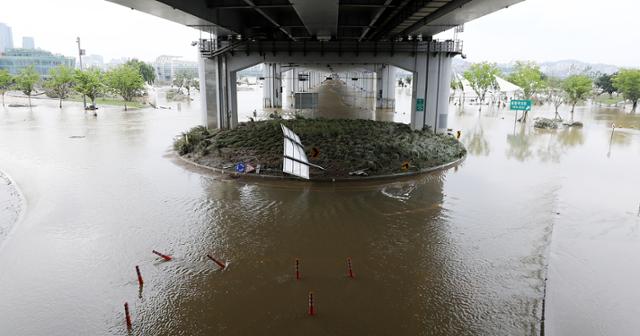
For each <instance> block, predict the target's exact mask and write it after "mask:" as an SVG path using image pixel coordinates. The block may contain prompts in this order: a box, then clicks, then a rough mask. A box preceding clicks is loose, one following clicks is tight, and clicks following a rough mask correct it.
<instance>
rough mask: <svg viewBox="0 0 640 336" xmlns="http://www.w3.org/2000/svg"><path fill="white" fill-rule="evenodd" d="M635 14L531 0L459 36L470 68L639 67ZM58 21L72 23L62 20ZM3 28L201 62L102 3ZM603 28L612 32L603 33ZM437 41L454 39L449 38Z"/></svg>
mask: <svg viewBox="0 0 640 336" xmlns="http://www.w3.org/2000/svg"><path fill="white" fill-rule="evenodd" d="M31 8H38V10H35V11H34V10H31ZM550 8H554V10H553V11H552V10H550ZM27 9H28V10H27ZM638 9H640V5H639V4H636V3H634V2H632V1H630V0H613V1H612V2H611V3H610V6H607V7H606V8H602V7H600V6H596V2H595V0H584V1H580V0H565V1H563V2H561V3H559V2H557V1H553V0H527V1H524V2H522V3H519V4H517V5H514V6H511V7H509V8H506V9H503V10H501V11H499V12H496V13H493V14H491V15H488V16H485V17H482V18H480V19H477V20H475V21H472V22H470V23H468V24H466V25H465V32H464V33H462V34H461V38H462V39H463V40H464V43H465V49H464V52H465V54H466V56H468V60H469V61H472V62H478V61H490V62H497V63H509V62H512V61H515V60H533V61H536V62H538V63H542V62H548V61H560V60H579V61H584V62H589V63H602V64H612V65H616V66H620V67H637V66H638V65H640V64H638V63H637V57H635V56H634V55H635V54H637V53H638V52H639V51H640V36H638V35H637V34H635V35H634V34H633V33H632V29H633V26H632V22H633V20H632V18H633V15H635V14H634V13H637V12H638ZM97 12H99V13H101V17H103V18H111V20H116V19H117V24H116V25H111V26H108V28H107V27H105V26H104V25H96V24H95V22H94V21H93V13H97ZM566 13H571V16H567V15H566ZM60 16H65V17H70V18H73V20H67V21H65V22H59V20H58V18H59V17H60ZM596 20H598V21H597V22H598V25H597V26H596V25H594V24H593V22H596ZM33 21H35V22H38V23H40V24H37V25H34V24H33V23H32V22H33ZM0 22H3V23H6V24H7V25H8V26H10V27H11V28H12V29H13V41H14V46H15V44H16V43H15V41H21V40H22V38H23V37H25V36H33V37H35V39H36V40H38V45H37V47H39V48H42V49H44V50H49V51H51V52H53V53H60V54H63V55H65V56H75V57H77V45H76V43H75V39H76V37H77V36H80V38H81V39H82V48H83V49H86V50H87V54H92V55H101V56H103V57H104V59H105V62H108V60H119V59H122V58H138V59H141V60H143V61H146V62H153V61H154V60H155V58H156V57H158V56H160V55H174V56H178V57H182V58H183V59H184V60H188V61H195V60H196V59H197V48H196V47H193V46H191V41H194V40H196V39H198V37H199V35H200V34H199V32H198V31H197V30H195V29H192V28H189V27H186V26H183V25H180V24H177V23H174V22H171V21H167V20H164V19H160V18H158V17H154V16H152V15H148V14H145V13H142V12H139V11H135V10H131V9H128V8H125V7H123V6H120V5H116V4H113V3H110V2H107V1H104V0H85V1H80V0H63V1H59V2H56V3H50V2H47V1H43V0H30V1H23V2H19V3H12V4H11V5H10V6H8V7H7V8H4V10H3V13H2V14H0ZM603 25H604V26H606V27H608V29H607V30H603V29H601V28H599V26H603ZM131 32H136V33H135V34H131ZM612 32H616V33H612ZM436 37H437V38H443V39H446V38H451V37H452V33H451V32H450V31H449V32H445V33H442V34H440V35H438V36H436ZM113 41H117V43H114V42H113ZM594 41H602V42H603V43H594ZM607 45H609V46H613V45H616V46H620V45H623V46H624V50H623V51H622V52H619V51H617V52H616V53H612V52H611V51H610V48H606V47H605V46H607Z"/></svg>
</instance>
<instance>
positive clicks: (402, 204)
mask: <svg viewBox="0 0 640 336" xmlns="http://www.w3.org/2000/svg"><path fill="white" fill-rule="evenodd" d="M240 94H243V93H240ZM402 99H404V98H402ZM55 104H56V102H55V101H50V102H49V101H47V100H37V105H38V106H37V107H35V108H33V110H32V111H29V110H28V109H25V108H7V109H5V110H3V111H2V113H0V158H1V161H0V168H1V169H3V170H5V171H6V172H7V173H9V174H10V175H11V176H12V177H13V178H14V179H15V180H16V182H17V184H19V185H20V187H21V190H22V191H23V193H24V195H25V198H26V200H27V207H26V211H25V215H24V218H23V219H22V220H21V221H20V222H19V223H17V224H16V226H15V227H14V229H13V230H12V231H11V234H9V235H8V236H7V237H6V239H5V241H4V242H3V243H0V244H1V245H0V269H1V270H2V272H0V316H2V318H1V320H0V334H3V335H4V334H7V335H39V334H50V335H70V334H86V335H101V334H113V335H121V334H125V333H126V330H125V325H124V318H123V303H124V302H125V301H126V302H128V303H129V305H130V307H131V310H132V315H133V320H134V321H133V325H134V334H144V335H210V334H224V335H247V334H293V333H300V334H305V335H327V334H331V335H334V334H335V335H359V334H369V335H390V334H394V335H395V334H397V335H538V334H539V333H540V320H541V318H542V304H543V297H544V291H545V278H547V277H548V281H547V282H546V284H547V301H546V320H547V324H546V325H547V329H546V331H547V334H550V335H566V334H572V333H578V334H582V335H590V334H625V333H626V334H628V333H627V331H631V330H635V329H633V328H637V327H638V325H637V323H636V322H634V321H636V319H635V318H634V316H637V315H638V314H639V313H640V311H639V309H638V308H637V307H636V306H635V304H634V302H637V300H636V299H637V297H636V296H637V295H636V294H634V293H636V292H637V291H635V289H634V288H635V285H633V283H634V282H635V283H637V282H639V281H640V272H637V271H635V269H636V268H635V267H632V266H633V265H634V264H637V262H638V261H640V260H636V259H637V258H636V257H634V256H637V255H639V254H638V253H637V252H640V251H636V250H637V249H636V247H637V246H638V239H639V238H640V237H639V235H638V231H637V227H638V226H639V225H640V222H639V220H640V219H639V218H640V217H638V216H637V213H636V212H637V209H638V202H639V200H638V198H637V197H638V196H637V194H636V193H637V190H636V189H637V186H638V185H639V183H638V181H639V178H638V175H637V169H633V167H638V166H640V141H639V133H638V131H637V130H634V129H623V130H616V133H614V137H613V140H610V139H611V129H610V128H608V126H607V125H606V123H607V122H608V121H606V122H605V121H599V119H598V118H599V117H598V116H599V115H601V114H600V112H599V110H597V109H595V110H592V109H589V108H586V107H583V108H581V109H579V110H578V112H577V113H576V119H578V118H580V120H583V121H584V122H585V127H584V128H583V129H561V130H557V131H540V130H536V129H533V128H532V127H531V124H527V125H520V124H517V125H515V129H514V121H513V115H512V114H511V112H509V111H507V110H490V111H487V113H485V112H482V113H478V111H477V106H468V107H467V108H466V109H464V110H462V109H459V110H458V112H454V108H457V107H453V106H452V113H451V114H450V120H449V125H451V127H452V128H453V129H454V130H461V131H462V138H461V140H462V141H463V142H464V143H465V145H466V146H467V148H469V156H468V157H467V159H466V160H465V161H464V162H463V163H462V164H461V165H459V166H458V167H455V168H453V169H450V170H447V171H444V172H439V173H435V174H429V175H422V176H418V177H414V178H405V179H401V180H395V181H380V182H362V183H341V184H330V183H305V182H274V181H250V180H234V179H229V178H226V177H220V176H212V175H209V174H207V173H205V172H202V171H200V170H198V169H195V168H193V167H190V166H186V165H184V164H183V163H181V162H180V161H179V160H178V159H177V158H176V157H175V156H174V155H173V154H172V152H171V151H170V144H171V139H172V137H173V136H175V135H176V134H178V133H180V132H182V131H184V130H185V129H187V128H189V127H191V126H193V125H196V124H197V123H198V122H199V120H200V115H199V112H198V107H199V104H198V103H197V101H194V102H192V103H191V104H183V105H182V106H181V109H180V110H178V109H177V108H176V106H173V108H172V109H170V110H169V109H165V110H152V109H141V110H134V111H130V112H124V111H122V110H120V109H118V108H109V107H105V108H104V109H101V110H99V112H98V117H97V118H96V117H93V116H90V115H89V114H85V113H84V112H83V111H81V110H80V108H79V105H78V104H71V103H70V104H67V107H65V108H63V109H62V110H59V109H57V108H56V107H55ZM402 104H403V103H399V105H400V106H402ZM405 105H406V103H405ZM536 113H537V114H536ZM545 113H551V114H552V113H553V112H550V111H547V110H544V109H541V110H538V111H536V110H534V112H533V113H532V115H531V116H532V117H535V116H536V115H539V114H545ZM609 113H610V112H607V115H609ZM398 115H399V116H401V115H402V113H398ZM615 118H618V117H615ZM620 118H625V120H628V121H629V124H633V122H635V121H634V120H636V121H637V119H636V117H629V116H623V117H620ZM608 120H609V119H608ZM618 132H620V133H619V134H621V135H618ZM620 137H622V138H624V140H622V139H621V138H620ZM154 249H155V250H158V251H161V252H163V253H167V254H170V255H172V256H173V258H174V259H173V260H172V261H170V262H163V261H160V260H158V259H157V258H156V257H155V256H154V255H153V254H151V250H154ZM207 254H210V255H212V256H215V257H217V258H219V259H222V260H225V261H228V262H229V264H228V267H227V268H226V269H225V270H223V271H221V270H218V267H217V266H216V265H215V264H214V263H213V262H212V261H211V260H209V259H208V258H207V257H206V255H207ZM348 257H351V258H352V260H353V270H354V272H355V274H356V276H355V279H350V278H348V277H347V266H346V259H347V258H348ZM296 258H298V259H299V260H300V265H301V268H300V270H301V275H302V278H301V280H299V281H297V280H296V279H295V273H294V261H295V259H296ZM136 265H138V266H140V269H141V271H142V275H143V277H144V281H145V283H144V287H143V288H142V289H141V290H140V289H139V288H138V284H137V280H136V274H135V266H136ZM547 269H548V271H547ZM309 291H313V293H314V298H315V304H316V309H317V316H315V317H313V318H310V317H308V316H306V311H307V295H308V293H309ZM603 309H607V310H608V311H606V312H603V311H602V310H603ZM593 330H596V331H595V332H594V331H593ZM631 333H632V332H631Z"/></svg>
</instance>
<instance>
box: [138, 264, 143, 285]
mask: <svg viewBox="0 0 640 336" xmlns="http://www.w3.org/2000/svg"><path fill="white" fill-rule="evenodd" d="M136 273H137V274H138V284H139V285H140V287H142V285H144V281H143V280H142V274H140V267H138V265H136Z"/></svg>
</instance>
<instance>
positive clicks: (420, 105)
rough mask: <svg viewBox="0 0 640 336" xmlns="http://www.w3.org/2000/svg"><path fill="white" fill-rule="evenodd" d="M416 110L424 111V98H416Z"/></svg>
mask: <svg viewBox="0 0 640 336" xmlns="http://www.w3.org/2000/svg"><path fill="white" fill-rule="evenodd" d="M416 112H424V98H418V99H416Z"/></svg>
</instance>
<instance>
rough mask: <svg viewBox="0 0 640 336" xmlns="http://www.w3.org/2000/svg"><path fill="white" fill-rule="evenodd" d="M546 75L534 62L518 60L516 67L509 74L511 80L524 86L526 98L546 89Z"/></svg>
mask: <svg viewBox="0 0 640 336" xmlns="http://www.w3.org/2000/svg"><path fill="white" fill-rule="evenodd" d="M544 79H545V76H544V74H543V73H542V71H540V67H539V66H538V65H537V64H536V63H534V62H523V61H517V62H516V65H515V69H514V71H513V73H511V75H509V81H510V82H512V83H513V84H515V85H517V86H519V87H521V88H522V91H523V92H524V99H531V98H532V97H533V96H534V95H535V94H536V93H538V92H540V90H542V89H544V84H545V81H544Z"/></svg>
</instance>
